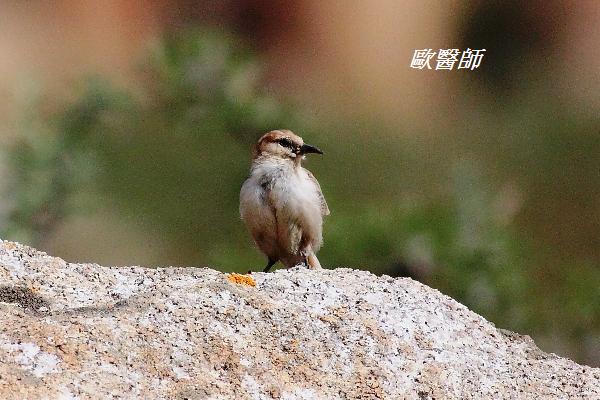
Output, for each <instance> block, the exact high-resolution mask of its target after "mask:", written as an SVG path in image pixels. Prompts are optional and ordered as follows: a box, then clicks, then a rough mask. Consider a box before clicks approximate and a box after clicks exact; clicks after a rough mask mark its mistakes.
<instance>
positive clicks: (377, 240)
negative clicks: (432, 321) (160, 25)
mask: <svg viewBox="0 0 600 400" xmlns="http://www.w3.org/2000/svg"><path fill="white" fill-rule="evenodd" d="M260 72H261V65H260V62H259V60H258V59H256V58H255V57H254V56H253V55H252V53H251V52H249V51H248V50H247V49H245V47H244V46H241V45H240V44H239V43H238V42H236V40H235V39H233V38H231V37H228V36H227V35H223V34H217V33H214V32H185V33H179V34H173V35H170V36H167V37H165V38H164V39H163V40H162V41H160V42H157V43H155V44H154V45H153V46H152V47H151V51H150V55H149V61H148V62H147V63H145V64H144V67H143V71H142V74H141V76H142V78H141V81H140V82H138V83H137V84H136V85H134V87H133V88H129V89H116V88H115V87H113V86H112V85H111V84H109V83H107V82H103V81H102V80H101V79H92V80H89V81H88V82H87V83H86V85H85V86H84V88H83V90H82V91H81V92H82V93H81V95H79V96H78V97H77V99H76V100H75V101H72V102H67V103H66V104H59V105H57V106H55V107H54V111H52V112H45V113H42V112H41V111H40V110H43V109H45V108H44V107H38V108H37V110H38V112H37V113H34V114H33V115H27V117H26V118H25V120H26V121H27V123H26V124H24V125H23V134H22V135H21V136H20V138H19V140H18V141H17V142H16V143H15V144H14V146H13V147H12V148H11V149H10V151H9V152H8V153H7V154H8V156H9V159H8V160H9V165H10V168H11V177H12V181H11V186H10V187H9V190H7V191H6V195H5V197H6V200H7V201H9V202H10V204H11V205H12V208H11V211H10V213H9V214H8V215H7V217H6V219H5V221H4V223H3V227H2V237H3V238H7V239H13V240H19V241H22V242H25V243H30V244H32V245H39V244H40V242H42V241H43V240H44V238H46V237H48V236H49V235H52V233H53V230H54V229H56V227H57V225H59V224H61V223H64V221H65V219H67V218H68V217H69V216H71V215H73V214H80V215H81V214H90V213H94V211H95V210H97V209H98V208H101V207H110V208H114V209H116V210H118V212H119V213H120V215H121V216H122V218H123V220H124V221H126V223H128V224H129V223H132V224H135V225H136V226H139V227H140V228H141V229H143V230H144V232H147V234H148V235H151V236H153V237H154V238H159V239H160V240H161V241H164V242H167V243H168V244H169V245H168V247H169V248H171V249H172V250H171V251H170V252H169V253H168V254H166V255H164V259H163V260H160V262H164V263H169V264H175V265H177V264H179V265H203V264H206V265H211V266H213V267H215V268H220V269H222V270H236V271H243V272H245V271H247V270H248V269H257V268H258V267H261V266H262V264H263V262H264V260H262V257H261V256H260V254H259V253H258V252H257V251H256V250H255V249H254V248H253V246H252V244H251V241H250V239H249V236H248V235H247V233H246V232H245V230H244V227H243V225H242V223H241V221H240V220H239V216H238V210H237V208H238V193H239V188H240V186H241V184H242V182H243V180H244V179H245V176H246V174H247V170H248V166H249V148H250V145H251V144H252V143H253V142H254V141H255V140H256V138H257V137H259V136H260V135H261V134H262V133H264V132H266V131H268V130H271V129H274V128H279V127H285V128H289V129H292V130H294V131H296V132H298V133H299V134H300V135H302V136H304V137H305V138H307V139H308V138H310V141H311V142H314V143H315V144H317V145H319V146H320V147H322V148H324V149H325V154H326V155H325V156H324V157H323V158H322V159H321V158H319V159H317V158H314V159H310V160H308V162H309V168H310V169H311V170H313V171H314V172H315V175H317V177H318V178H319V180H320V181H321V183H322V186H323V189H324V192H325V195H326V197H327V199H328V202H329V204H330V208H331V209H332V215H331V217H330V218H328V220H327V221H326V225H325V246H324V248H323V249H322V251H321V254H320V258H321V259H322V262H323V263H324V264H325V265H329V266H350V267H355V268H357V267H359V268H365V269H370V270H372V271H373V272H375V273H386V274H390V275H394V276H399V275H405V276H412V277H414V278H416V279H419V280H421V281H423V282H425V283H427V284H429V285H432V286H434V287H436V288H439V289H440V290H441V291H443V292H444V293H446V294H448V295H450V296H452V297H454V298H456V299H457V300H459V301H461V302H463V303H464V304H466V305H467V306H469V307H470V308H472V309H474V310H475V311H477V312H479V313H481V314H482V315H484V316H485V317H487V318H488V319H490V320H492V321H494V322H496V323H497V324H498V325H500V326H501V327H505V328H509V329H513V330H516V331H520V332H528V333H531V334H532V335H533V336H535V335H540V336H543V335H547V334H548V332H550V334H551V336H552V337H553V338H554V339H557V338H558V339H557V340H561V341H562V342H565V343H567V347H568V350H569V351H570V353H571V355H572V356H574V357H576V358H578V359H580V360H583V359H585V356H586V354H585V351H584V349H582V348H581V346H580V343H581V342H582V341H583V340H584V339H585V338H587V337H593V336H597V335H598V334H599V333H600V311H599V307H598V304H600V303H599V300H600V299H599V298H598V296H599V293H600V278H599V274H598V265H596V264H595V262H594V260H596V259H594V258H593V254H592V257H591V258H589V259H581V260H579V259H571V260H558V261H556V260H554V259H553V252H552V251H548V252H544V251H541V252H540V251H538V250H537V247H536V246H537V244H536V242H535V241H534V240H531V237H530V235H528V234H527V231H523V230H522V229H520V228H519V225H518V223H517V222H519V219H524V218H528V217H527V215H529V216H531V215H534V216H535V213H534V212H533V213H528V214H525V215H523V213H522V212H521V207H530V206H529V205H528V202H531V201H534V200H532V197H527V198H525V199H524V202H523V203H524V205H523V204H521V203H522V202H521V200H520V198H521V197H522V192H523V191H527V193H528V194H529V193H532V194H533V199H535V196H543V195H544V194H545V193H544V189H545V188H548V187H549V186H548V185H544V182H546V183H548V182H547V180H551V181H553V180H556V179H558V180H559V181H560V182H561V185H564V186H563V187H562V189H565V188H567V190H573V191H575V192H574V193H571V192H569V191H567V192H563V193H567V197H568V196H571V195H577V196H580V195H581V196H585V194H586V192H585V190H586V189H585V187H586V186H583V187H584V189H583V191H582V189H580V188H581V186H579V185H573V182H571V181H570V179H571V177H572V176H573V174H575V175H576V174H577V173H578V171H579V168H583V169H585V168H587V169H590V168H591V169H593V168H595V165H596V164H595V161H596V159H595V158H593V156H591V155H590V154H592V153H591V152H590V151H588V150H590V148H591V149H592V150H593V149H595V148H596V147H595V146H596V142H595V140H596V139H594V138H593V137H592V136H585V137H586V138H587V139H586V140H587V142H586V141H579V142H577V143H578V144H577V146H588V147H585V148H583V147H582V148H579V147H578V148H577V149H575V151H576V152H579V151H581V153H582V154H581V157H579V156H577V157H576V160H577V162H578V163H580V164H577V165H573V164H572V163H569V157H571V155H572V152H571V150H572V148H570V147H569V146H575V144H574V143H571V142H569V140H568V139H565V138H563V137H562V136H561V132H563V130H565V129H573V124H572V123H571V122H569V121H565V122H564V124H565V126H564V127H562V128H561V127H560V126H559V127H557V126H556V125H555V124H550V126H548V124H546V125H543V123H542V122H540V123H541V124H542V125H543V126H542V128H540V127H538V129H537V130H534V131H535V132H538V131H539V130H540V129H543V131H544V132H543V133H544V134H543V135H540V136H535V135H533V136H532V135H530V134H528V132H529V131H531V129H532V126H531V124H532V123H533V122H532V120H531V119H526V118H525V117H523V118H521V119H519V118H513V119H511V120H509V121H510V122H506V121H505V122H504V123H502V121H498V120H497V119H496V118H493V119H491V121H492V120H493V123H492V122H490V123H489V124H487V125H486V124H485V123H482V125H481V126H477V127H475V128H474V129H473V132H467V133H468V134H470V138H469V140H464V141H462V142H459V144H454V145H448V144H447V143H446V144H444V143H442V144H441V145H439V144H438V145H437V147H436V145H434V144H433V143H432V142H430V141H424V140H423V139H419V138H418V137H415V138H405V137H400V136H399V135H395V134H394V128H393V127H381V126H377V124H374V123H372V122H370V121H350V122H346V123H341V122H340V121H319V122H318V123H315V122H312V123H307V122H306V121H307V118H305V116H303V115H302V112H301V111H299V110H297V109H294V108H293V107H292V106H291V105H289V104H286V103H283V102H281V100H279V99H277V98H276V97H274V96H273V95H271V94H270V93H269V92H268V89H267V88H265V86H264V82H263V80H262V79H261V74H260ZM301 121H304V122H301ZM507 121H508V120H507ZM515 121H516V122H515ZM538 122H539V121H538ZM593 123H594V122H593V119H592V120H590V122H589V123H588V124H584V125H583V126H581V127H580V130H582V131H584V132H585V131H586V130H587V129H588V128H589V127H590V126H593ZM494 129H496V130H494ZM503 129H507V131H503ZM515 129H516V130H515ZM375 131H378V132H384V134H380V135H377V136H376V137H377V139H376V140H373V137H372V136H370V135H369V134H365V132H375ZM482 132H488V133H489V132H492V133H498V134H497V135H495V134H492V135H491V136H484V134H483V133H482ZM502 132H512V133H511V134H503V133H502ZM596 133H597V132H596ZM490 137H491V139H490ZM494 140H495V141H496V142H495V143H494V142H493V141H494ZM453 146H461V147H463V148H465V149H467V150H468V151H472V152H473V154H475V155H478V154H479V155H484V156H483V157H477V156H472V157H465V156H464V154H465V153H466V152H465V151H462V152H461V151H458V150H457V149H456V148H453ZM490 148H494V149H496V150H497V152H498V153H497V154H495V155H494V157H489V155H490V154H492V152H491V151H490V150H489V149H490ZM454 150H457V151H456V154H459V155H461V156H460V157H452V156H448V154H453V152H454ZM468 151H467V152H468ZM532 152H533V153H534V155H533V156H532V155H531V154H532ZM597 154H600V153H596V157H597ZM556 157H559V159H560V161H561V163H556ZM490 160H491V161H490ZM565 169H570V171H571V172H572V174H565V173H564V171H565ZM596 178H597V177H596ZM596 178H593V177H592V178H591V179H592V180H591V181H590V180H588V181H587V184H588V185H589V190H590V191H591V192H592V195H591V197H590V199H587V200H580V201H584V202H588V201H589V202H590V207H591V208H593V207H594V206H593V201H594V199H597V197H594V196H595V194H593V191H594V190H597V188H596V189H594V188H593V185H594V184H598V187H600V182H598V180H597V179H596ZM594 179H596V180H595V181H594ZM492 182H493V184H492ZM507 182H508V184H507ZM568 188H571V189H568ZM587 193H590V192H587ZM535 204H540V203H539V202H538V203H535ZM586 204H587V203H586ZM533 211H535V209H534V210H533ZM588 223H589V224H592V225H590V226H591V227H590V230H591V231H592V232H593V230H594V229H595V228H594V226H593V222H588ZM91 229H93V228H91ZM116 229H118V228H116ZM590 240H592V241H594V243H597V241H598V240H599V238H597V237H596V238H593V239H590ZM124 246H126V244H124ZM599 247H600V246H599ZM592 253H593V251H592ZM590 260H591V261H590ZM555 261H556V262H555ZM130 263H131V264H134V263H135V260H131V262H130ZM549 285H550V286H549Z"/></svg>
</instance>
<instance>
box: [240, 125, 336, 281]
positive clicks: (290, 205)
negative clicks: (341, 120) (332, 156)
mask: <svg viewBox="0 0 600 400" xmlns="http://www.w3.org/2000/svg"><path fill="white" fill-rule="evenodd" d="M307 153H318V154H323V152H322V151H321V150H319V149H318V148H316V147H314V146H311V145H308V144H305V143H304V141H303V140H302V138H301V137H299V136H297V135H295V134H294V133H293V132H292V131H289V130H283V129H282V130H274V131H271V132H269V133H267V134H265V135H264V136H263V137H261V138H260V139H259V140H258V143H256V145H255V146H254V148H253V151H252V167H251V169H250V176H249V177H248V179H247V180H246V181H245V182H244V184H243V186H242V190H241V192H240V214H241V216H242V219H243V220H244V222H245V223H246V226H247V227H248V230H249V231H250V234H251V235H252V238H253V239H254V242H255V243H256V245H257V246H258V248H259V249H260V251H261V252H263V253H264V254H265V255H266V256H267V258H268V263H267V266H266V267H265V269H264V272H268V271H269V269H271V267H272V266H273V265H274V264H275V263H276V262H277V261H281V262H282V263H283V264H284V265H285V266H286V267H288V268H291V267H293V266H295V265H298V264H304V265H305V266H307V267H308V268H311V269H316V268H321V264H320V263H319V260H318V259H317V256H316V253H317V251H319V248H321V244H322V243H323V235H322V232H323V229H322V228H323V217H324V216H325V215H329V207H328V206H327V202H326V201H325V197H323V193H322V192H321V186H320V185H319V182H317V180H316V179H315V177H314V176H313V174H311V173H310V171H308V170H307V169H305V168H303V167H302V160H303V159H304V156H305V154H307Z"/></svg>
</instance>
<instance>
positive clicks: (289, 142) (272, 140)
mask: <svg viewBox="0 0 600 400" xmlns="http://www.w3.org/2000/svg"><path fill="white" fill-rule="evenodd" d="M303 145H304V140H302V138H301V137H300V136H298V135H296V134H295V133H294V132H292V131H290V130H287V129H277V130H274V131H271V132H268V133H266V134H264V135H263V136H262V137H261V138H260V139H258V142H257V143H256V145H255V146H254V148H253V152H252V153H253V157H254V158H256V157H258V156H260V155H273V156H280V157H287V158H296V157H297V156H298V155H299V154H300V153H301V149H302V146H303Z"/></svg>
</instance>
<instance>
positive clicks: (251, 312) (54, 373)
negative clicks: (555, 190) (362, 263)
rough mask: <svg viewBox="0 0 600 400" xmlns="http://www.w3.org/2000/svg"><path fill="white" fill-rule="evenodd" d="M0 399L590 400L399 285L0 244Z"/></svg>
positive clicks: (585, 389)
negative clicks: (126, 262) (135, 261)
mask: <svg viewBox="0 0 600 400" xmlns="http://www.w3.org/2000/svg"><path fill="white" fill-rule="evenodd" d="M0 316H1V317H0V321H1V322H0V398H1V399H25V398H27V399H42V398H50V399H89V398H103V399H104V398H134V399H135V398H140V399H142V398H143V399H289V400H291V399H421V400H422V399H532V398H535V399H555V398H556V399H600V369H595V368H590V367H586V366H582V365H578V364H576V363H575V362H573V361H570V360H568V359H565V358H561V357H558V356H556V355H553V354H547V353H544V352H542V351H540V350H539V349H538V348H537V347H536V346H535V344H534V343H533V341H532V340H531V339H530V338H529V337H527V336H521V335H518V334H515V333H512V332H508V331H505V330H501V329H497V328H496V327H494V325H493V324H491V323H490V322H488V321H486V320H485V319H484V318H482V317H481V316H479V315H477V314H475V313H473V312H471V311H470V310H469V309H467V308H466V307H465V306H463V305H461V304H459V303H457V302H456V301H454V300H453V299H451V298H449V297H447V296H445V295H443V294H441V293H440V292H438V291H437V290H434V289H431V288H429V287H427V286H424V285H422V284H420V283H418V282H415V281H413V280H411V279H394V278H391V277H387V276H381V277H377V276H375V275H372V274H370V273H368V272H365V271H358V270H352V269H347V268H338V269H334V270H322V271H310V270H305V269H299V268H293V269H291V270H279V271H276V272H275V273H268V274H264V273H254V274H252V275H251V276H242V275H239V276H238V275H228V274H224V273H221V272H218V271H215V270H211V269H207V268H142V267H102V266H99V265H96V264H73V263H68V262H65V261H63V260H61V259H59V258H55V257H50V256H48V255H46V254H45V253H42V252H39V251H37V250H34V249H32V248H29V247H26V246H23V245H20V244H17V243H12V242H1V243H0Z"/></svg>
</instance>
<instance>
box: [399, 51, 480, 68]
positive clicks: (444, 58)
mask: <svg viewBox="0 0 600 400" xmlns="http://www.w3.org/2000/svg"><path fill="white" fill-rule="evenodd" d="M432 50H433V49H422V50H415V52H414V54H413V58H412V60H411V62H410V67H411V68H415V69H425V68H427V69H432V64H433V65H434V66H435V69H436V70H441V69H442V70H447V71H451V70H452V69H454V65H455V64H457V65H456V69H470V70H471V71H473V70H474V69H477V68H479V66H480V65H481V60H482V59H483V56H484V55H485V54H484V53H485V49H480V50H471V49H470V48H467V49H466V50H464V51H463V52H462V53H461V52H460V50H459V49H439V50H438V51H432ZM436 54H437V57H436V59H435V61H432V59H433V58H434V56H435V55H436ZM459 56H460V58H459Z"/></svg>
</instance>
